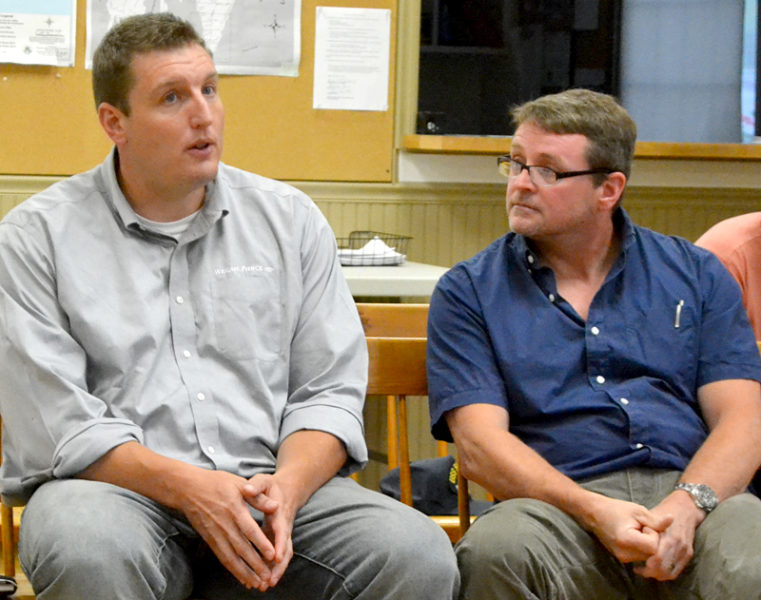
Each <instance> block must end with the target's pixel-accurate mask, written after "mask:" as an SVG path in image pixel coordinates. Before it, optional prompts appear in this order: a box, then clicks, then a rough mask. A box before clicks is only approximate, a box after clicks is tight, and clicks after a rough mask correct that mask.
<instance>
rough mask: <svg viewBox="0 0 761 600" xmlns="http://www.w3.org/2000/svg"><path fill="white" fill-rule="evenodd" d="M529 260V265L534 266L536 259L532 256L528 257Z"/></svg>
mask: <svg viewBox="0 0 761 600" xmlns="http://www.w3.org/2000/svg"><path fill="white" fill-rule="evenodd" d="M527 260H528V264H530V265H533V264H534V257H533V256H531V255H530V254H529V255H528V259H527Z"/></svg>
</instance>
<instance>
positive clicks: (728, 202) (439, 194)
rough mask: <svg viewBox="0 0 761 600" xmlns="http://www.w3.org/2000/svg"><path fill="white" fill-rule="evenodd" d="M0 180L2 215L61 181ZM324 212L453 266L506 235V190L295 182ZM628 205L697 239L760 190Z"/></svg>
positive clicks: (636, 196) (667, 194)
mask: <svg viewBox="0 0 761 600" xmlns="http://www.w3.org/2000/svg"><path fill="white" fill-rule="evenodd" d="M59 179H60V178H55V177H24V176H0V216H2V215H5V213H6V212H8V211H9V210H10V209H11V208H13V207H14V206H15V205H16V204H18V203H20V202H21V201H23V200H24V199H26V198H28V197H29V196H31V195H32V194H34V193H35V192H37V191H40V190H42V189H44V188H45V187H47V186H48V185H50V184H51V183H53V182H55V181H58V180H59ZM295 185H297V186H298V187H299V188H301V189H302V190H304V191H305V192H306V193H307V194H309V195H310V196H311V197H312V198H313V199H314V200H315V202H316V203H317V205H318V206H319V207H320V209H321V210H322V211H323V213H324V214H325V216H326V217H327V219H328V221H329V222H330V224H331V226H332V227H333V230H334V231H335V233H336V235H337V236H339V237H341V236H347V235H348V234H349V232H350V231H352V230H355V229H373V230H377V231H385V232H389V233H397V234H403V235H410V236H412V238H413V239H412V241H411V242H410V246H409V249H408V250H409V259H410V260H413V261H417V262H427V263H432V264H437V265H443V266H451V265H453V264H455V263H456V262H457V261H460V260H463V259H465V258H468V257H469V256H472V255H473V254H475V253H476V252H478V251H479V250H480V249H481V248H483V247H485V246H486V245H487V244H488V243H489V242H491V241H492V240H494V239H496V238H497V237H499V236H500V235H502V234H503V233H504V232H505V231H507V217H506V216H505V206H504V194H505V192H504V185H500V184H472V183H469V184H357V183H322V182H296V183H295ZM624 206H625V207H626V209H627V210H628V211H629V213H630V214H631V216H632V217H633V219H634V220H635V221H636V222H637V223H639V224H641V225H644V226H646V227H650V228H652V229H655V230H656V231H660V232H662V233H667V234H673V235H680V236H682V237H685V238H687V239H688V240H691V241H694V240H695V239H696V238H697V237H698V236H700V234H701V233H703V232H704V231H705V230H706V229H708V227H710V226H711V225H712V224H714V223H716V222H717V221H720V220H722V219H725V218H727V217H730V216H733V215H737V214H742V213H745V212H752V211H757V210H761V190H752V189H726V188H710V189H708V188H683V187H680V188H663V187H631V188H629V189H627V191H626V196H625V198H624Z"/></svg>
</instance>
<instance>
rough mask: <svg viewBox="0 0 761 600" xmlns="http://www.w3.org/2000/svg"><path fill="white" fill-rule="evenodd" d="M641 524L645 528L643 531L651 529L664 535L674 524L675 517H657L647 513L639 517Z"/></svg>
mask: <svg viewBox="0 0 761 600" xmlns="http://www.w3.org/2000/svg"><path fill="white" fill-rule="evenodd" d="M639 522H640V523H642V525H643V526H644V527H643V531H644V528H650V529H652V530H653V531H656V532H659V533H663V532H664V531H666V529H668V527H669V525H671V524H672V523H673V522H674V517H673V516H672V515H657V514H654V513H652V512H650V511H646V512H644V513H642V514H641V515H639Z"/></svg>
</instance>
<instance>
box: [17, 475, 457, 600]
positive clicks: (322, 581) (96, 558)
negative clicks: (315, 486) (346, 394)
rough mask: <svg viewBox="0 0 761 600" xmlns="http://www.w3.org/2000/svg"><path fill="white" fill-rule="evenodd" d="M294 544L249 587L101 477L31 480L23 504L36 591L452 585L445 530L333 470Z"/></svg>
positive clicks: (24, 559) (316, 594)
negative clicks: (261, 582)
mask: <svg viewBox="0 0 761 600" xmlns="http://www.w3.org/2000/svg"><path fill="white" fill-rule="evenodd" d="M254 514H256V513H254ZM293 546H294V557H293V559H292V561H291V563H290V565H289V567H288V569H287V570H286V573H285V575H284V576H283V579H282V580H281V581H280V583H279V584H278V585H277V586H276V587H274V588H272V589H271V590H269V591H267V592H266V593H261V592H258V591H256V590H246V589H245V588H244V587H243V586H241V585H240V584H239V583H238V582H237V581H236V580H235V579H234V578H233V577H232V576H231V575H230V574H229V573H228V572H227V570H226V569H225V568H224V567H222V566H221V565H220V563H219V562H218V561H217V560H216V557H215V556H214V555H213V554H212V553H211V551H210V550H209V549H208V547H207V546H206V545H205V544H204V543H203V542H202V541H201V540H200V538H199V537H198V536H197V535H196V534H195V532H194V531H193V529H192V528H191V527H190V526H189V524H188V523H187V521H185V520H184V519H183V518H181V517H180V516H179V515H177V514H175V513H173V512H171V511H168V510H167V509H166V508H165V507H163V506H161V505H159V504H157V503H155V502H153V501H151V500H149V499H147V498H145V497H143V496H141V495H139V494H135V493H133V492H130V491H128V490H125V489H122V488H119V487H116V486H112V485H109V484H106V483H99V482H93V481H81V480H60V481H51V482H48V483H45V484H43V485H42V486H41V487H40V488H38V489H37V491H36V492H35V493H34V494H33V496H32V498H31V500H30V501H29V504H28V505H27V507H26V509H25V510H24V513H23V516H22V520H21V532H20V543H19V558H20V562H21V565H22V567H23V569H24V571H25V572H26V573H27V575H28V577H29V579H30V582H31V584H32V587H33V588H34V591H35V593H36V594H37V598H38V599H39V600H49V599H62V600H64V599H65V600H79V599H86V600H100V599H102V600H118V599H123V600H153V599H157V600H158V599H161V600H182V599H185V598H188V597H189V596H190V595H191V594H192V595H193V597H202V598H206V599H208V600H243V599H252V598H267V599H272V600H280V599H295V598H299V599H309V600H317V599H326V600H327V599H331V600H344V599H347V600H348V599H357V600H380V599H389V600H390V599H395V600H400V599H407V598H409V599H416V600H417V599H430V600H442V599H452V598H455V597H456V596H457V590H458V587H459V574H458V572H457V563H456V560H455V556H454V552H453V550H452V546H451V544H450V542H449V539H448V538H447V536H446V535H445V534H444V532H443V530H442V529H441V528H440V527H438V526H437V525H436V524H435V523H433V521H432V520H431V519H430V518H429V517H427V516H425V515H423V514H422V513H420V512H418V511H415V510H413V509H411V508H409V507H407V506H404V505H403V504H401V503H399V502H397V501H396V500H393V499H391V498H388V497H386V496H383V495H381V494H379V493H376V492H373V491H370V490H367V489H365V488H362V487H361V486H359V485H358V484H357V483H356V482H354V481H353V480H351V479H345V478H339V477H336V478H334V479H332V480H331V481H329V482H328V483H327V484H326V485H325V486H323V487H322V488H321V489H320V490H318V491H317V492H316V493H315V494H314V495H313V496H312V498H311V499H310V500H309V502H308V503H307V504H306V505H305V506H304V507H303V508H302V509H301V510H300V511H299V512H298V514H297V516H296V521H295V524H294V529H293Z"/></svg>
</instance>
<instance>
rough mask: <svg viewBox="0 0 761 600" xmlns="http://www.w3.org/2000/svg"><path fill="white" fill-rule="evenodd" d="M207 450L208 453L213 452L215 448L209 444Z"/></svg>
mask: <svg viewBox="0 0 761 600" xmlns="http://www.w3.org/2000/svg"><path fill="white" fill-rule="evenodd" d="M207 450H208V451H209V454H214V452H215V450H214V446H209V447H208V448H207Z"/></svg>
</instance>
